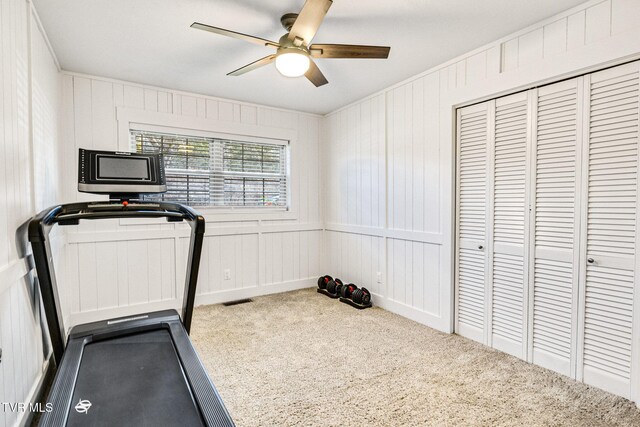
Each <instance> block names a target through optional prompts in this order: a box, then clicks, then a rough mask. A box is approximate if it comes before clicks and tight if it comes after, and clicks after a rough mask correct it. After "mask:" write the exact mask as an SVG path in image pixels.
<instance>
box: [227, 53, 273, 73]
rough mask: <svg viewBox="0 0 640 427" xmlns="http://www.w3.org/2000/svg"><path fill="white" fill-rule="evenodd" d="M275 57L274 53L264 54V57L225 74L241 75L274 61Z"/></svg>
mask: <svg viewBox="0 0 640 427" xmlns="http://www.w3.org/2000/svg"><path fill="white" fill-rule="evenodd" d="M275 59H276V55H275V54H274V55H269V56H265V57H264V58H260V59H258V60H257V61H253V62H252V63H251V64H247V65H245V66H244V67H240V68H238V69H237V70H234V71H232V72H230V73H229V74H227V76H241V75H243V74H245V73H248V72H249V71H253V70H255V69H256V68H260V67H262V66H264V65H267V64H271V63H272V62H273V61H275Z"/></svg>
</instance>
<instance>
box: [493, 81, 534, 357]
mask: <svg viewBox="0 0 640 427" xmlns="http://www.w3.org/2000/svg"><path fill="white" fill-rule="evenodd" d="M528 93H529V92H522V93H517V94H515V95H511V96H507V97H503V98H499V99H496V101H495V131H494V149H493V160H494V161H493V163H494V168H493V178H494V179H493V180H494V190H493V192H494V197H493V245H492V250H493V260H492V262H493V269H492V270H493V271H492V273H493V274H492V287H491V298H492V299H491V303H492V304H491V312H490V318H491V342H490V343H489V344H490V345H491V346H493V347H494V348H497V349H498V350H502V351H504V352H507V353H509V354H512V355H514V356H517V357H520V358H526V354H527V353H526V338H525V337H526V325H527V322H526V318H525V301H526V298H525V297H526V294H525V292H526V290H527V279H528V272H527V266H528V262H527V261H528V260H527V258H526V254H528V252H529V251H528V248H526V247H525V235H526V231H525V230H526V229H527V228H528V222H529V221H528V203H527V197H526V187H527V185H526V184H527V179H526V175H527V149H528V138H529V133H528V127H529V125H530V123H529V111H528V102H527V101H528ZM527 240H528V239H527Z"/></svg>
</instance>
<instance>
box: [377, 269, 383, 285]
mask: <svg viewBox="0 0 640 427" xmlns="http://www.w3.org/2000/svg"><path fill="white" fill-rule="evenodd" d="M376 281H377V282H378V283H382V272H381V271H378V272H377V273H376Z"/></svg>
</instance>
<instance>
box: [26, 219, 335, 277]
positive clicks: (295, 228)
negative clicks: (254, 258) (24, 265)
mask: <svg viewBox="0 0 640 427" xmlns="http://www.w3.org/2000/svg"><path fill="white" fill-rule="evenodd" d="M322 230H323V228H322V224H274V225H256V226H246V227H243V226H240V227H208V228H206V231H205V234H204V235H205V237H211V236H231V235H241V234H263V233H265V234H266V233H287V232H304V231H322ZM190 235H191V232H190V230H189V229H188V228H187V227H179V228H175V229H171V230H132V231H127V230H118V231H97V232H96V231H92V232H86V231H80V232H78V231H76V232H73V231H70V232H68V233H67V243H68V244H77V243H97V242H120V241H129V240H157V239H175V238H188V237H189V236H190ZM25 274H26V273H25Z"/></svg>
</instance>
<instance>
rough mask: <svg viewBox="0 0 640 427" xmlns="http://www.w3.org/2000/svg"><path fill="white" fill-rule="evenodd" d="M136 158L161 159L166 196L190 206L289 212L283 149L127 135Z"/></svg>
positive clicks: (161, 197) (163, 197)
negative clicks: (156, 155)
mask: <svg viewBox="0 0 640 427" xmlns="http://www.w3.org/2000/svg"><path fill="white" fill-rule="evenodd" d="M131 144H132V147H133V149H134V150H135V151H136V152H138V153H162V154H163V155H164V165H165V175H166V181H167V192H166V193H164V194H159V195H154V196H146V198H147V199H155V200H165V201H172V202H179V203H185V204H188V205H192V206H229V207H233V206H250V207H251V206H252V207H280V208H284V207H287V200H288V198H287V189H288V185H287V171H288V165H287V146H285V145H282V144H273V143H266V142H265V143H263V142H247V141H237V140H230V139H220V138H204V137H198V136H186V135H175V134H165V133H158V132H149V131H140V130H131Z"/></svg>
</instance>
